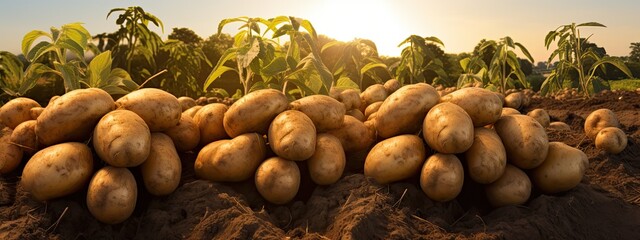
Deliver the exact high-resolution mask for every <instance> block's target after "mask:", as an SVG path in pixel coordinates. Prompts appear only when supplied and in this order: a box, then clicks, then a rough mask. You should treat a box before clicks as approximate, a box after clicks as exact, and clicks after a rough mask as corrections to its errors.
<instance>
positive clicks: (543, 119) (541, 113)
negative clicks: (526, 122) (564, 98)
mask: <svg viewBox="0 0 640 240" xmlns="http://www.w3.org/2000/svg"><path fill="white" fill-rule="evenodd" d="M527 116H529V117H532V118H533V119H535V120H536V121H538V122H539V123H540V125H542V127H543V128H547V127H549V124H550V123H551V119H550V118H549V114H548V113H547V111H545V110H544V109H542V108H536V109H533V110H531V111H530V112H528V113H527Z"/></svg>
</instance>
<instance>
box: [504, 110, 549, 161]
mask: <svg viewBox="0 0 640 240" xmlns="http://www.w3.org/2000/svg"><path fill="white" fill-rule="evenodd" d="M494 128H495V130H496V132H497V133H498V136H500V139H502V144H504V149H505V150H506V152H507V159H508V160H509V162H510V163H512V164H513V165H515V166H517V167H519V168H522V169H532V168H535V167H537V166H539V165H540V164H542V162H543V161H544V159H545V158H546V157H547V150H548V148H549V139H548V137H547V132H546V131H545V130H544V128H543V127H542V125H540V123H538V121H536V120H535V119H533V118H532V117H529V116H526V115H507V116H503V117H501V118H500V120H498V121H497V122H496V123H495V124H494Z"/></svg>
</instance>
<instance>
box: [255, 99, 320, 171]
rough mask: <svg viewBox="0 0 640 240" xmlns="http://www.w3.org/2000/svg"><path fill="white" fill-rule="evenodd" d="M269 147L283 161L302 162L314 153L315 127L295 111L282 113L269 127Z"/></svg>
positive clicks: (305, 116)
mask: <svg viewBox="0 0 640 240" xmlns="http://www.w3.org/2000/svg"><path fill="white" fill-rule="evenodd" d="M267 137H268V138H269V146H270V147H271V150H273V152H274V153H275V154H276V155H278V156H280V157H282V158H285V159H288V160H293V161H304V160H307V159H308V158H310V157H311V155H313V153H314V152H315V151H316V127H315V126H314V125H313V121H311V119H310V118H309V117H307V115H305V114H304V113H302V112H300V111H296V110H287V111H284V112H282V113H280V114H278V116H276V118H274V119H273V121H272V122H271V125H270V126H269V133H268V134H267Z"/></svg>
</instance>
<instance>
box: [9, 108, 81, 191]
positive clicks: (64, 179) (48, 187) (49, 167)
mask: <svg viewBox="0 0 640 240" xmlns="http://www.w3.org/2000/svg"><path fill="white" fill-rule="evenodd" d="M59 100H62V98H61V99H59ZM91 173H93V155H92V154H91V149H89V147H87V145H84V144H82V143H77V142H68V143H60V144H57V145H53V146H50V147H47V148H45V149H42V150H40V151H38V152H37V153H36V154H34V155H33V156H32V157H31V159H29V161H28V162H27V164H26V165H25V166H24V170H23V171H22V180H21V181H20V184H22V187H23V188H24V189H25V191H27V192H29V193H31V196H33V198H35V199H36V200H38V201H46V200H50V199H54V198H57V197H62V196H66V195H69V194H72V193H74V192H76V191H78V190H80V189H82V188H83V187H84V186H86V184H87V182H89V179H90V178H91Z"/></svg>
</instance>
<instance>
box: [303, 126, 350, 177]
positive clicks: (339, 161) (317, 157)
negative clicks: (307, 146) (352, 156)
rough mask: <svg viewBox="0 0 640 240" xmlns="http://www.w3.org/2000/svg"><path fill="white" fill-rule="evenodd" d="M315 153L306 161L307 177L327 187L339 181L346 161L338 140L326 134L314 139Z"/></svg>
mask: <svg viewBox="0 0 640 240" xmlns="http://www.w3.org/2000/svg"><path fill="white" fill-rule="evenodd" d="M316 141H317V142H316V151H315V152H314V153H313V155H312V156H311V158H309V159H308V160H307V165H308V166H309V176H310V177H311V180H312V181H313V182H314V183H316V184H318V185H329V184H333V183H335V182H337V181H338V180H340V177H341V176H342V173H343V172H344V168H345V166H346V163H347V160H346V157H345V153H344V149H343V148H342V143H340V139H338V138H336V137H334V136H333V135H331V134H328V133H320V134H318V136H317V137H316Z"/></svg>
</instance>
